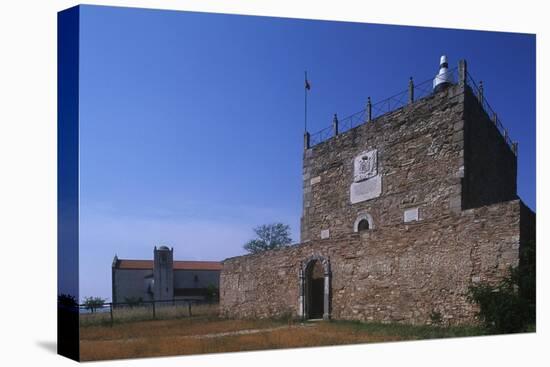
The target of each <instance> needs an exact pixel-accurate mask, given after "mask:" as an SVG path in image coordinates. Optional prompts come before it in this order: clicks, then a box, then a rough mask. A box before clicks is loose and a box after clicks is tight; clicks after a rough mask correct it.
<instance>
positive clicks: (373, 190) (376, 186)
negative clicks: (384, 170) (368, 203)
mask: <svg viewBox="0 0 550 367" xmlns="http://www.w3.org/2000/svg"><path fill="white" fill-rule="evenodd" d="M381 193H382V176H381V175H376V176H374V177H371V178H369V179H368V180H364V181H361V182H354V183H352V184H351V187H350V190H349V195H350V201H351V203H352V204H355V203H360V202H361V201H365V200H370V199H374V198H376V197H378V196H380V194H381Z"/></svg>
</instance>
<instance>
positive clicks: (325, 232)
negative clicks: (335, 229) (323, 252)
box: [321, 229, 330, 240]
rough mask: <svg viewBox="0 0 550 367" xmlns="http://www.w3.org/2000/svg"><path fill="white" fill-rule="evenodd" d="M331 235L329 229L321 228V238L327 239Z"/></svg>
mask: <svg viewBox="0 0 550 367" xmlns="http://www.w3.org/2000/svg"><path fill="white" fill-rule="evenodd" d="M329 237H330V231H329V230H328V229H323V230H321V239H322V240H324V239H327V238H329Z"/></svg>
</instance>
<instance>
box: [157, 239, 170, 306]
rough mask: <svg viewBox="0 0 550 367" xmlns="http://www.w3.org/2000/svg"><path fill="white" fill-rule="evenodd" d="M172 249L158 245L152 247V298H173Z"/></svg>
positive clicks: (161, 299)
mask: <svg viewBox="0 0 550 367" xmlns="http://www.w3.org/2000/svg"><path fill="white" fill-rule="evenodd" d="M173 264H174V249H173V248H171V249H169V248H168V247H167V246H160V247H159V248H158V249H157V247H156V246H155V249H154V268H153V277H154V285H153V290H154V298H155V300H156V301H163V300H172V299H173V298H174V269H173Z"/></svg>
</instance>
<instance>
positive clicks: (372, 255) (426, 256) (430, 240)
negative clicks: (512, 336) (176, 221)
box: [220, 200, 521, 325]
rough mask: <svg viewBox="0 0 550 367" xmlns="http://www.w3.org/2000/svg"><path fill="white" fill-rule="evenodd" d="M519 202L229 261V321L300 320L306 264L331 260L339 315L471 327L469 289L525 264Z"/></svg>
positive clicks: (224, 301)
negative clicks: (438, 318)
mask: <svg viewBox="0 0 550 367" xmlns="http://www.w3.org/2000/svg"><path fill="white" fill-rule="evenodd" d="M520 205H521V204H520V202H519V200H515V201H510V202H506V203H499V204H494V205H490V206H486V207H481V208H477V209H469V210H466V211H463V212H461V213H459V214H452V213H450V214H449V215H447V216H444V217H440V218H437V219H434V220H424V221H420V222H415V223H412V224H403V223H400V224H395V225H393V226H387V227H385V228H384V229H373V230H370V231H366V232H362V233H361V234H359V233H353V234H348V235H345V236H340V237H339V238H337V239H325V240H312V241H310V242H308V243H306V244H300V245H295V246H291V247H289V248H285V249H280V250H273V251H269V252H266V253H262V254H256V255H248V256H240V257H235V258H230V259H227V260H225V261H224V268H223V271H222V274H221V278H220V292H221V293H220V309H221V312H222V314H223V315H224V316H227V317H237V318H265V317H280V316H288V315H292V316H295V317H296V316H298V314H299V269H300V262H301V261H303V260H305V259H306V258H308V257H309V256H312V255H321V256H323V257H325V258H329V259H330V264H331V269H332V280H331V317H332V318H334V319H349V320H362V321H381V322H388V321H396V322H407V323H414V324H425V323H429V322H430V314H431V313H432V312H433V311H435V312H439V313H440V314H441V315H442V317H443V320H444V322H445V323H446V324H451V325H456V324H464V323H471V322H472V321H474V319H475V313H476V311H477V310H476V308H475V306H474V305H472V304H471V303H469V302H468V301H467V299H466V292H467V289H468V286H469V285H470V284H472V283H476V282H479V281H489V282H491V281H496V280H498V279H499V278H500V277H502V276H503V275H504V274H505V273H506V271H507V269H508V267H509V266H516V265H517V263H518V248H519V243H520V238H519V225H520Z"/></svg>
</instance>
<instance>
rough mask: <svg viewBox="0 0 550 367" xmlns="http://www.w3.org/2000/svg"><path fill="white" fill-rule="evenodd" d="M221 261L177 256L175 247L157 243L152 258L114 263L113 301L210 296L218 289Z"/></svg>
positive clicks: (196, 298) (122, 260) (115, 259)
mask: <svg viewBox="0 0 550 367" xmlns="http://www.w3.org/2000/svg"><path fill="white" fill-rule="evenodd" d="M221 268H222V264H221V263H220V262H217V261H178V260H174V249H173V248H171V249H170V248H168V247H167V246H160V247H159V248H157V247H156V246H155V248H154V251H153V260H128V259H119V258H118V257H117V256H116V255H115V257H114V259H113V265H112V292H113V298H112V300H113V303H126V302H131V301H137V300H140V299H141V300H142V301H168V300H207V299H208V297H209V292H211V291H212V290H214V289H215V291H217V290H218V289H219V283H220V271H221Z"/></svg>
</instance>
